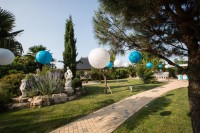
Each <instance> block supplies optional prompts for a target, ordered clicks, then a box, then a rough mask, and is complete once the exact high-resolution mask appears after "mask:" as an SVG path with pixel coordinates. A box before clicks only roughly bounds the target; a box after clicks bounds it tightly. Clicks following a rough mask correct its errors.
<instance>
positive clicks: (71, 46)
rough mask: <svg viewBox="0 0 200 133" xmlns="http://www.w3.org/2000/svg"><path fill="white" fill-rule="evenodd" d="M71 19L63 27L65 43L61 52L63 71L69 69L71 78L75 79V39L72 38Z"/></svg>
mask: <svg viewBox="0 0 200 133" xmlns="http://www.w3.org/2000/svg"><path fill="white" fill-rule="evenodd" d="M73 26H74V25H73V22H72V17H71V16H70V17H69V19H67V20H66V27H65V42H64V48H65V49H64V52H63V63H64V71H66V69H67V67H69V68H70V69H71V71H72V73H73V78H75V77H76V64H77V62H76V57H77V55H78V54H77V53H76V39H75V38H74V28H73Z"/></svg>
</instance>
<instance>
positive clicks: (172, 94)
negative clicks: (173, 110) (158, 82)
mask: <svg viewBox="0 0 200 133" xmlns="http://www.w3.org/2000/svg"><path fill="white" fill-rule="evenodd" d="M173 95H175V94H172V93H171V94H167V95H165V96H173Z"/></svg>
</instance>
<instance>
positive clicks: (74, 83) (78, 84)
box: [72, 78, 82, 88]
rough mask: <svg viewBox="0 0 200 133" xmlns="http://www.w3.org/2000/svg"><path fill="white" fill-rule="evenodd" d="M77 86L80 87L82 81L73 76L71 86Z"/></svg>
mask: <svg viewBox="0 0 200 133" xmlns="http://www.w3.org/2000/svg"><path fill="white" fill-rule="evenodd" d="M78 87H81V88H82V81H81V80H80V79H79V78H74V79H73V80H72V88H78Z"/></svg>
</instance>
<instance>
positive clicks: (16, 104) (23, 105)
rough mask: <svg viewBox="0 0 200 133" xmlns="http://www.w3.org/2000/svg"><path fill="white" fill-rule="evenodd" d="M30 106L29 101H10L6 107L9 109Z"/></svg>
mask: <svg viewBox="0 0 200 133" xmlns="http://www.w3.org/2000/svg"><path fill="white" fill-rule="evenodd" d="M29 106H30V103H29V102H26V103H10V104H7V105H6V107H7V108H8V109H23V108H28V107H29Z"/></svg>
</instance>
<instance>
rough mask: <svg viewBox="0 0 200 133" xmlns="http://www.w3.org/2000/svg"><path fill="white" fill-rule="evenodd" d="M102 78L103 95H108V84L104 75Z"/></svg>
mask: <svg viewBox="0 0 200 133" xmlns="http://www.w3.org/2000/svg"><path fill="white" fill-rule="evenodd" d="M102 75H103V78H104V83H105V88H104V93H106V94H107V93H108V82H107V78H106V75H105V74H102Z"/></svg>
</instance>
